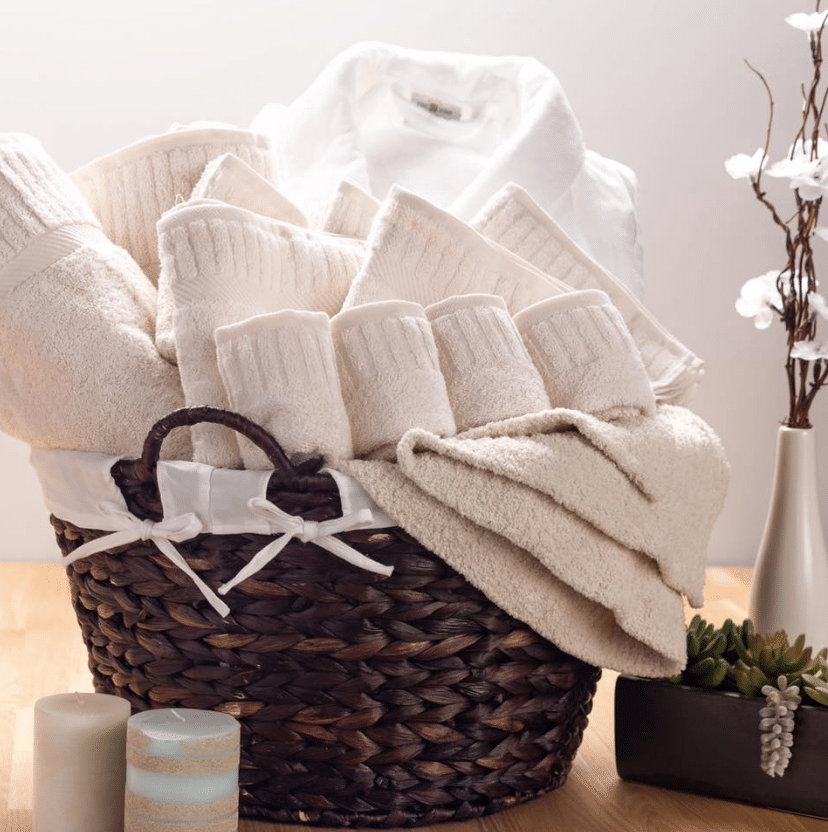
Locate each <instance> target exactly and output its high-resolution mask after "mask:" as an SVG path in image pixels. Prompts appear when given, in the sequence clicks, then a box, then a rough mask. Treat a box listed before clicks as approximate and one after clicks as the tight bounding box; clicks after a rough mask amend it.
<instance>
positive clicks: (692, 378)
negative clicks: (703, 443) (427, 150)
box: [472, 185, 704, 404]
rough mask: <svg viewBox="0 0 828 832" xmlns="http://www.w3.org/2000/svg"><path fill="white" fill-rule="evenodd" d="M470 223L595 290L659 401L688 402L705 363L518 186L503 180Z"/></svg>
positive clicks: (571, 282) (553, 272) (575, 285)
mask: <svg viewBox="0 0 828 832" xmlns="http://www.w3.org/2000/svg"><path fill="white" fill-rule="evenodd" d="M472 225H473V226H474V227H475V228H476V229H477V230H478V231H480V233H481V234H484V235H485V236H486V237H488V238H490V239H492V240H494V241H496V242H498V243H500V244H501V245H502V246H503V247H504V248H507V249H509V251H512V252H514V253H515V254H517V255H518V256H520V257H522V258H523V259H524V260H526V261H528V262H530V263H532V264H533V265H534V266H536V267H537V268H539V269H541V270H542V271H543V272H545V273H546V274H548V275H550V276H552V277H554V278H556V279H557V280H560V281H562V282H563V283H564V284H566V285H567V286H569V287H571V288H572V289H600V290H602V291H604V292H606V293H607V295H609V298H610V300H611V301H612V303H613V305H614V306H615V307H616V308H617V309H618V311H619V312H620V313H621V316H622V317H623V319H624V321H625V323H626V324H627V327H628V329H629V330H630V333H631V335H632V338H633V341H634V342H635V344H636V346H637V347H638V350H639V352H640V353H641V357H642V360H643V362H644V366H645V367H646V369H647V374H648V376H649V378H650V380H651V382H652V386H653V392H654V393H655V396H656V399H657V400H658V401H659V402H665V403H673V404H680V403H682V402H685V401H687V400H688V399H689V398H690V397H691V395H692V394H693V392H694V391H695V389H696V388H697V387H698V384H699V382H700V381H701V377H702V375H703V374H704V369H703V367H704V363H703V362H702V360H701V359H700V358H698V357H697V356H696V355H694V354H693V353H692V352H691V351H690V350H689V349H687V347H685V346H684V345H683V344H681V343H680V342H679V341H678V340H677V339H676V338H674V337H673V336H672V335H671V334H670V333H669V332H668V331H667V330H666V329H664V327H663V326H662V325H661V324H660V323H659V322H658V321H657V320H656V319H655V318H654V317H653V316H652V315H651V314H650V313H649V312H648V311H647V309H646V308H645V307H644V305H643V304H642V303H641V302H640V301H639V300H638V299H637V298H636V297H635V296H634V295H633V294H632V292H631V291H630V290H629V289H628V288H627V287H626V286H625V285H624V284H623V283H622V282H621V281H620V280H618V279H616V278H615V277H614V276H613V275H612V274H610V273H609V272H608V271H607V270H606V269H604V268H602V267H601V266H600V265H599V264H598V263H596V262H595V260H593V259H592V258H591V257H589V256H588V255H587V254H585V253H584V251H583V250H582V249H581V248H579V247H578V245H576V243H575V242H574V241H573V240H572V239H571V238H570V237H569V236H568V235H567V234H566V233H565V232H564V231H563V229H561V228H560V226H559V225H558V224H557V223H556V222H555V220H554V219H552V217H550V216H549V215H548V214H547V213H546V212H544V211H543V209H542V208H541V207H540V206H539V205H538V204H537V203H536V202H535V201H534V200H533V199H532V197H531V196H530V195H529V194H528V193H527V192H526V191H525V190H523V189H522V188H520V187H518V186H517V185H507V186H506V187H504V188H503V189H502V190H500V191H499V192H498V193H497V194H495V196H494V197H492V199H491V200H490V201H489V202H488V203H487V204H486V205H485V206H484V207H483V209H482V210H481V212H480V213H479V214H478V215H477V217H475V219H474V220H473V221H472Z"/></svg>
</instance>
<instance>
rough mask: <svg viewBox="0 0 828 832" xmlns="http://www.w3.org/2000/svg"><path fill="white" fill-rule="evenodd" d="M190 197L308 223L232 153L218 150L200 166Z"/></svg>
mask: <svg viewBox="0 0 828 832" xmlns="http://www.w3.org/2000/svg"><path fill="white" fill-rule="evenodd" d="M190 199H216V200H218V201H219V202H226V203H228V204H229V205H235V206H237V207H238V208H246V209H247V210H248V211H253V212H254V213H256V214H261V215H262V216H263V217H270V218H271V219H273V220H279V221H280V222H289V223H291V225H300V226H302V227H303V228H307V226H308V220H307V217H305V215H304V214H303V213H302V212H301V211H300V210H299V209H298V208H297V207H296V206H295V205H294V204H293V203H292V202H291V201H290V200H289V199H288V198H287V197H286V196H283V195H282V194H281V193H280V192H279V191H278V190H277V189H276V188H275V187H274V186H273V185H272V184H271V183H270V182H268V180H267V179H265V178H264V177H263V176H260V175H259V174H258V173H257V172H256V171H255V170H254V169H253V168H252V167H250V165H248V164H247V163H246V162H243V161H242V160H241V159H240V158H239V157H238V156H234V155H233V154H232V153H224V154H222V155H221V156H219V157H218V158H216V159H213V161H212V162H210V163H209V164H208V165H207V167H206V168H204V173H203V174H202V175H201V179H199V180H198V182H197V183H196V186H195V187H194V188H193V191H192V194H191V195H190ZM337 233H343V232H337ZM351 236H353V235H351Z"/></svg>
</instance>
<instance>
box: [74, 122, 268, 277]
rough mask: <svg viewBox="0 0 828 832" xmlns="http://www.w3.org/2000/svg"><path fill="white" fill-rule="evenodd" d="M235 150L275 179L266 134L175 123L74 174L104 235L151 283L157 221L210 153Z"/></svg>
mask: <svg viewBox="0 0 828 832" xmlns="http://www.w3.org/2000/svg"><path fill="white" fill-rule="evenodd" d="M224 153H233V154H234V155H235V156H238V157H239V158H240V159H241V160H242V161H244V162H246V163H247V164H248V165H250V166H251V167H252V168H253V169H254V170H255V171H256V172H257V173H259V174H261V175H262V176H264V177H265V178H266V179H268V180H271V181H272V180H273V177H274V173H273V161H272V159H271V155H270V146H269V143H268V140H267V139H266V138H265V137H264V136H260V135H257V134H255V133H250V132H249V131H247V130H240V129H238V128H236V127H231V126H229V125H223V124H220V125H203V126H202V125H192V126H190V127H176V128H173V129H171V130H170V131H169V132H168V133H164V134H162V135H159V136H150V137H148V138H145V139H142V140H141V141H138V142H135V143H134V144H131V145H128V146H127V147H124V148H122V149H121V150H118V151H116V152H115V153H112V154H109V155H108V156H103V157H101V158H100V159H96V160H95V161H94V162H90V163H89V164H88V165H85V166H84V167H82V168H80V169H79V170H77V171H75V173H73V174H72V177H73V179H74V180H75V183H76V184H77V186H78V188H80V191H81V193H82V194H83V195H84V196H85V197H86V200H87V201H88V202H89V204H90V205H91V206H92V210H93V211H94V212H95V214H96V215H97V217H98V218H99V219H100V221H101V225H102V226H103V229H104V231H105V232H106V234H107V236H108V237H109V238H110V239H111V240H112V241H113V242H114V243H116V244H117V245H119V246H122V247H123V248H125V249H126V250H127V251H128V252H129V253H130V254H131V255H132V256H133V257H134V258H135V260H136V261H137V263H138V265H139V266H140V267H141V268H142V269H143V270H144V272H146V274H147V275H148V276H149V278H150V280H152V282H153V283H157V281H158V270H159V267H160V264H159V259H158V238H157V236H156V232H155V224H156V223H157V222H158V220H159V219H160V217H161V215H162V214H163V213H164V212H165V211H167V210H168V209H170V208H172V207H173V205H175V204H176V203H177V202H181V201H183V200H186V199H188V198H189V197H190V194H191V192H192V190H193V187H194V186H195V184H196V183H197V182H198V180H199V178H200V177H201V175H202V173H203V172H204V168H205V166H206V165H207V163H208V162H209V161H210V160H211V159H215V158H216V157H217V156H221V155H222V154H224Z"/></svg>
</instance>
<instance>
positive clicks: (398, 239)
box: [344, 187, 570, 314]
mask: <svg viewBox="0 0 828 832" xmlns="http://www.w3.org/2000/svg"><path fill="white" fill-rule="evenodd" d="M568 291H570V289H569V288H568V287H567V286H565V285H564V284H563V283H560V282H559V281H556V280H554V279H553V278H551V277H549V276H548V275H545V274H544V273H543V272H541V271H540V270H539V269H537V268H535V267H534V266H531V265H529V264H528V263H526V262H524V261H522V260H521V259H520V258H519V257H517V256H515V255H514V254H512V253H511V252H509V251H507V250H506V249H504V248H502V247H501V246H499V245H497V244H496V243H493V242H492V241H491V240H487V239H486V238H485V237H483V236H482V235H480V234H479V233H478V232H476V231H475V230H474V229H473V228H471V226H469V225H466V223H464V222H462V221H461V220H458V219H457V218H456V217H453V216H452V215H451V214H448V213H447V212H445V211H442V210H440V209H439V208H436V207H435V206H434V205H432V204H431V203H429V202H426V200H424V199H421V198H420V197H418V196H415V195H414V194H411V193H408V192H406V191H403V190H401V189H400V188H397V187H395V188H392V190H391V193H390V194H389V196H388V197H387V199H386V200H385V202H384V203H383V206H382V208H381V209H380V213H379V214H378V215H377V217H376V219H375V220H374V224H373V225H372V227H371V233H370V236H369V238H368V255H367V257H366V260H365V264H364V265H363V267H362V269H360V271H359V274H357V276H356V277H355V278H354V282H353V285H352V286H351V289H350V291H349V292H348V296H347V298H346V299H345V304H344V308H346V309H348V308H350V307H352V306H359V305H360V304H363V303H372V302H374V301H379V300H394V299H401V300H408V301H412V302H414V303H419V304H422V305H423V306H428V305H430V304H432V303H436V302H437V301H440V300H445V299H446V298H448V297H452V296H453V295H470V294H475V293H483V294H491V295H499V296H500V297H502V298H503V299H504V300H505V301H506V306H507V308H508V309H509V312H511V313H513V314H514V313H515V312H517V311H518V310H520V309H523V308H525V307H526V306H530V305H531V304H533V303H537V302H538V301H540V300H545V299H546V298H548V297H551V296H553V295H558V294H561V293H563V292H568Z"/></svg>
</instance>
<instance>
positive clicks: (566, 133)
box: [251, 42, 643, 297]
mask: <svg viewBox="0 0 828 832" xmlns="http://www.w3.org/2000/svg"><path fill="white" fill-rule="evenodd" d="M251 127H252V129H253V130H254V131H256V132H261V133H266V134H268V135H269V137H270V139H271V143H272V145H273V146H274V149H275V151H276V153H277V155H278V160H277V166H278V175H277V178H278V181H279V186H280V189H281V190H282V191H283V192H284V194H285V195H286V196H287V197H288V198H289V199H291V200H293V201H294V202H296V203H297V205H298V206H299V207H300V208H301V209H302V210H303V211H304V212H305V213H306V214H307V215H308V216H309V217H310V218H311V219H312V220H314V219H315V220H319V219H320V218H322V217H324V215H325V213H326V211H327V210H328V209H329V207H330V205H329V203H330V201H331V199H332V197H333V195H334V193H335V192H336V189H337V187H338V186H339V184H340V182H341V181H342V180H347V181H349V182H351V183H353V184H354V185H357V186H358V187H360V188H362V189H363V190H364V191H366V192H368V193H370V194H373V195H374V196H375V197H377V198H379V199H382V198H383V197H384V196H385V195H386V193H387V191H388V190H389V188H390V187H391V185H393V184H398V185H401V186H402V187H403V188H405V189H407V190H410V191H413V192H414V193H416V194H418V195H420V196H422V197H424V198H425V199H427V200H429V201H431V202H433V203H434V204H435V205H437V206H438V207H441V208H443V209H445V210H448V211H449V212H450V213H452V214H454V215H455V216H457V217H459V218H460V219H463V220H466V221H469V220H471V219H472V218H473V217H474V216H475V214H476V213H477V212H478V211H479V210H480V208H482V206H483V205H484V203H485V202H486V201H487V200H488V199H489V197H491V196H492V195H493V194H494V193H495V192H496V191H498V190H499V189H500V188H501V187H503V186H504V185H506V184H507V183H509V182H514V183H516V184H518V185H520V186H522V187H523V188H525V189H526V190H527V191H529V193H531V195H532V197H533V198H534V199H535V201H536V202H537V203H538V204H539V205H540V206H541V207H542V208H543V209H544V210H545V211H546V212H547V213H549V214H551V216H553V217H554V219H555V220H556V221H557V222H558V223H559V225H560V226H561V227H562V228H563V229H564V230H565V231H566V232H567V234H569V236H570V237H572V238H573V240H574V241H575V242H576V243H577V244H578V245H579V246H580V247H581V248H583V249H584V251H586V252H587V253H588V254H590V255H591V256H592V257H593V258H594V259H595V260H597V261H598V262H599V263H600V264H601V265H602V266H604V268H606V269H607V270H608V271H610V272H611V273H612V274H614V275H615V276H616V277H617V278H619V279H620V280H621V281H622V282H624V283H625V284H626V285H627V286H628V287H629V288H630V289H631V290H632V291H633V293H634V294H636V295H638V296H639V297H640V295H641V291H642V286H643V281H642V263H641V246H640V238H639V228H638V222H637V218H636V179H635V175H634V174H633V172H632V171H631V170H630V169H629V168H627V167H625V166H624V165H621V164H619V163H617V162H614V161H612V160H610V159H606V158H604V157H602V156H600V155H598V154H597V153H594V152H593V151H590V150H587V149H586V147H585V146H584V140H583V136H582V134H581V130H580V127H579V125H578V122H577V121H576V119H575V116H574V114H573V112H572V109H571V108H570V105H569V102H568V101H567V99H566V96H565V94H564V92H563V89H562V88H561V85H560V82H559V81H558V79H557V78H556V77H555V75H553V73H552V72H551V71H550V70H549V69H547V68H546V67H544V66H543V65H542V64H540V63H539V62H538V61H536V60H535V59H533V58H522V57H484V56H474V55H463V54H454V53H441V52H429V51H418V50H412V49H403V48H399V47H396V46H391V45H388V44H384V43H373V42H368V43H361V44H357V45H355V46H353V47H351V48H350V49H347V50H346V51H345V52H343V53H342V54H340V55H339V56H338V57H337V58H336V59H335V60H334V61H333V62H332V63H331V64H329V65H328V67H327V68H326V69H325V70H324V71H323V72H322V73H321V74H320V75H319V77H318V78H317V79H316V80H315V81H314V82H313V83H312V84H311V85H310V87H309V88H308V89H307V90H306V91H305V92H304V93H302V94H301V95H300V96H299V98H297V99H296V101H294V102H293V104H291V105H290V106H288V107H284V106H280V105H275V104H271V105H268V106H267V107H265V108H264V109H263V110H262V111H261V112H260V113H259V114H258V116H257V117H256V118H255V119H254V121H253V124H252V125H251Z"/></svg>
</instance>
